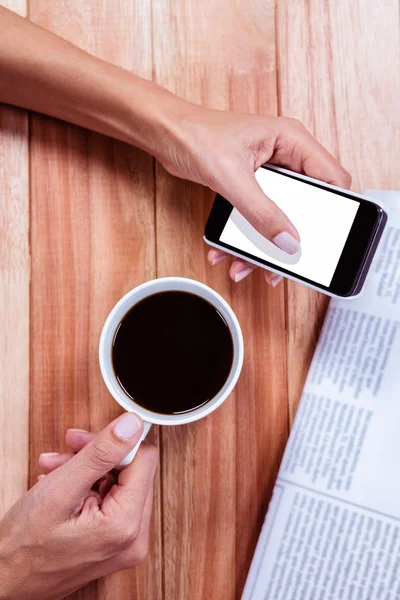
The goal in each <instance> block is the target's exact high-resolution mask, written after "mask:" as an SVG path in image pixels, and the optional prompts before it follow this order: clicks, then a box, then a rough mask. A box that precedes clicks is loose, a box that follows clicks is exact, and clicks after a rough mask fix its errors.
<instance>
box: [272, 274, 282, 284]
mask: <svg viewBox="0 0 400 600" xmlns="http://www.w3.org/2000/svg"><path fill="white" fill-rule="evenodd" d="M282 279H283V277H282V275H275V277H273V278H272V279H271V285H272V287H276V286H277V285H278V283H280V282H281V281H282Z"/></svg>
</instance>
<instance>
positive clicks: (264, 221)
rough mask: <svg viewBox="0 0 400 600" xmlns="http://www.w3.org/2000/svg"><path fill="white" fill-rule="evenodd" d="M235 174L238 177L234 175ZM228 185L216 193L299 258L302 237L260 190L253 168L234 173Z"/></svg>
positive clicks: (275, 242) (270, 237)
mask: <svg viewBox="0 0 400 600" xmlns="http://www.w3.org/2000/svg"><path fill="white" fill-rule="evenodd" d="M233 173H234V177H232V174H233ZM226 179H227V180H228V179H229V180H228V181H227V183H225V182H221V183H222V189H219V190H216V191H218V192H219V193H220V194H222V195H223V196H225V198H227V200H229V201H230V202H231V203H232V204H233V205H234V206H235V207H236V208H237V210H238V211H239V212H240V213H241V214H242V215H243V216H244V218H245V219H247V221H249V223H251V225H253V227H254V228H255V229H256V230H257V231H258V232H259V233H261V235H262V236H264V237H265V238H267V239H268V240H270V241H271V242H272V243H273V244H275V246H277V247H278V248H280V250H283V251H284V252H286V253H287V254H290V255H292V254H296V252H298V250H299V248H300V236H299V233H298V231H297V229H296V228H295V226H294V225H293V223H292V222H291V221H290V220H289V219H288V217H287V216H286V215H285V213H284V212H283V211H282V210H281V209H280V208H279V207H278V206H277V205H276V204H275V202H273V201H272V200H271V198H268V196H266V194H264V192H263V190H262V189H261V187H260V186H259V184H258V182H257V180H256V178H255V176H254V172H253V171H252V170H251V168H248V169H247V168H244V167H243V165H241V166H239V167H238V168H236V169H232V170H231V172H230V174H229V178H228V177H227V178H226Z"/></svg>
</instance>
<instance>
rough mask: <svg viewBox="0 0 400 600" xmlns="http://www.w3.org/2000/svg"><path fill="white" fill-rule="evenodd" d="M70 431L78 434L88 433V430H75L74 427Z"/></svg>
mask: <svg viewBox="0 0 400 600" xmlns="http://www.w3.org/2000/svg"><path fill="white" fill-rule="evenodd" d="M68 431H76V432H77V433H87V432H88V431H87V429H75V428H73V427H70V429H68Z"/></svg>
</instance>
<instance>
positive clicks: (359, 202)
mask: <svg viewBox="0 0 400 600" xmlns="http://www.w3.org/2000/svg"><path fill="white" fill-rule="evenodd" d="M255 176H256V179H257V181H258V183H259V185H260V186H261V188H262V189H263V191H264V192H265V193H266V195H267V196H269V198H271V200H273V201H274V202H275V203H276V204H277V205H278V206H279V207H280V208H281V209H282V210H283V211H284V212H285V213H286V215H287V216H288V217H289V219H290V220H291V221H292V223H293V224H294V226H295V227H296V228H297V230H298V232H299V234H300V238H301V249H300V250H299V251H298V252H297V253H296V254H295V255H289V254H287V253H286V252H283V251H282V250H280V249H279V248H277V247H276V246H275V245H274V244H273V243H272V242H270V241H269V240H267V239H266V238H264V237H263V236H262V235H261V234H260V233H258V231H257V230H256V229H254V227H252V225H250V223H249V222H248V221H246V219H245V218H244V217H243V216H242V215H241V214H240V212H238V211H237V210H236V208H234V207H233V206H232V204H230V203H229V202H228V200H226V199H225V198H223V197H222V196H220V195H217V197H216V199H215V202H214V204H213V207H212V209H211V213H210V216H209V218H208V221H207V225H206V230H205V236H204V239H205V241H206V242H207V243H208V244H209V245H210V246H214V247H215V248H220V249H221V250H225V251H226V252H228V253H230V254H233V255H234V256H238V257H240V258H244V259H245V260H247V261H248V262H251V263H254V264H256V265H258V266H260V267H263V268H266V269H269V270H270V271H273V272H274V273H278V274H280V275H284V276H285V277H288V278H289V279H294V280H295V281H299V282H301V283H304V284H305V285H308V286H309V287H312V288H314V289H318V290H319V291H321V292H323V293H325V294H328V295H330V296H340V297H342V298H345V297H349V296H355V295H357V294H359V293H360V291H361V289H362V286H363V284H364V281H365V278H366V276H367V273H368V269H369V267H370V265H371V262H372V259H373V257H374V254H375V251H376V249H377V246H378V243H379V240H380V238H381V236H382V232H383V230H384V228H385V225H386V221H387V215H386V213H385V211H384V210H383V208H382V207H381V206H379V205H378V204H376V203H375V202H373V201H372V200H368V198H365V197H363V196H361V195H359V194H355V193H352V192H349V191H348V190H344V189H341V188H338V187H335V186H332V185H329V184H327V183H323V182H322V181H318V180H316V179H312V178H310V177H307V176H305V175H300V174H298V173H294V172H292V171H288V170H287V169H282V168H280V167H275V166H272V165H269V164H266V165H263V166H262V167H260V168H259V169H258V170H257V171H256V173H255Z"/></svg>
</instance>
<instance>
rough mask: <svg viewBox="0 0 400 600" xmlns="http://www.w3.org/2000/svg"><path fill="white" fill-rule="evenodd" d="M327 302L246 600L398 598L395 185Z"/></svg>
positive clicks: (399, 342) (399, 227)
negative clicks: (364, 248)
mask: <svg viewBox="0 0 400 600" xmlns="http://www.w3.org/2000/svg"><path fill="white" fill-rule="evenodd" d="M365 193H366V195H368V196H369V197H374V198H376V200H377V201H379V200H381V202H382V204H383V205H384V206H385V208H386V209H387V211H388V213H389V220H388V224H387V226H386V230H385V232H384V236H383V238H382V240H381V244H380V247H379V249H378V251H377V254H376V256H375V258H374V261H373V264H372V266H371V271H370V273H369V276H368V278H367V282H366V284H365V288H364V290H363V292H362V294H361V295H360V296H359V297H356V298H354V299H351V300H339V299H333V300H331V303H330V305H329V308H328V311H327V315H326V318H325V322H324V326H323V329H322V332H321V337H320V339H319V342H318V345H317V348H316V351H315V354H314V357H313V361H312V364H311V368H310V371H309V373H308V377H307V381H306V384H305V387H304V390H303V394H302V397H301V401H300V405H299V409H298V412H297V415H296V419H295V423H294V426H293V430H292V432H291V434H290V437H289V441H288V444H287V446H286V450H285V454H284V457H283V460H282V464H281V467H280V471H279V475H278V478H277V481H276V484H275V488H274V493H273V497H272V500H271V503H270V506H269V509H268V513H267V517H266V519H265V522H264V526H263V529H262V531H261V534H260V538H259V541H258V544H257V548H256V552H255V554H254V558H253V562H252V564H251V568H250V571H249V575H248V578H247V581H246V586H245V589H244V592H243V596H242V600H392V599H393V600H394V599H400V192H377V191H366V192H365Z"/></svg>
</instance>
